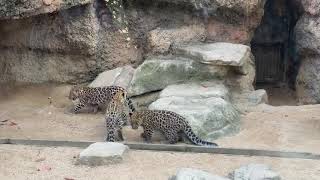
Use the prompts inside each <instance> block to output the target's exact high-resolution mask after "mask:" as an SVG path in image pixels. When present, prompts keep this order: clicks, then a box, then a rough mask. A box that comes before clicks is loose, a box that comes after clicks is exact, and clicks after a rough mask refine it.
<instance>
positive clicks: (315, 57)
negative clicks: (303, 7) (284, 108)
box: [295, 14, 320, 104]
mask: <svg viewBox="0 0 320 180" xmlns="http://www.w3.org/2000/svg"><path fill="white" fill-rule="evenodd" d="M295 33H296V43H297V52H298V55H299V58H300V59H299V60H300V61H301V62H300V69H299V71H298V75H297V78H296V89H297V99H298V101H299V103H300V104H316V103H320V86H319V80H320V76H319V70H320V18H318V17H312V16H310V15H307V14H305V15H303V16H302V17H301V18H300V19H299V21H298V23H297V25H296V27H295ZM295 63H296V64H298V62H295Z"/></svg>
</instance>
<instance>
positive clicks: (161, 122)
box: [130, 110, 218, 146]
mask: <svg viewBox="0 0 320 180" xmlns="http://www.w3.org/2000/svg"><path fill="white" fill-rule="evenodd" d="M130 121H131V126H132V129H137V128H138V127H139V126H142V127H143V133H142V134H141V136H142V137H143V138H144V139H145V140H146V141H147V142H151V137H152V134H153V132H154V130H158V131H160V132H162V133H163V134H164V136H165V137H166V138H167V140H168V141H169V143H170V144H175V143H177V142H178V141H179V140H181V139H182V135H185V136H186V137H187V138H188V139H189V140H190V141H191V142H192V143H194V144H196V145H200V146H218V145H217V144H216V143H212V142H207V141H204V140H201V139H200V138H199V137H197V136H196V135H195V134H194V132H193V131H192V129H191V127H190V125H189V123H188V122H187V121H186V119H185V118H184V117H182V116H180V115H179V114H177V113H174V112H172V111H166V110H142V111H135V112H133V113H130Z"/></svg>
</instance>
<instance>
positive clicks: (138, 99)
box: [131, 91, 160, 109]
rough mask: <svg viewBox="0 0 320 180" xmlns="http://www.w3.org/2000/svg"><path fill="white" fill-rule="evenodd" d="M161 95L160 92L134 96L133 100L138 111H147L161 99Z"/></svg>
mask: <svg viewBox="0 0 320 180" xmlns="http://www.w3.org/2000/svg"><path fill="white" fill-rule="evenodd" d="M159 94H160V92H159V91H156V92H151V93H146V94H142V95H138V96H133V97H131V100H132V101H133V103H134V105H135V106H136V107H137V108H138V109H141V108H144V109H147V108H148V106H149V105H150V104H151V103H153V102H154V101H156V100H157V99H158V98H159Z"/></svg>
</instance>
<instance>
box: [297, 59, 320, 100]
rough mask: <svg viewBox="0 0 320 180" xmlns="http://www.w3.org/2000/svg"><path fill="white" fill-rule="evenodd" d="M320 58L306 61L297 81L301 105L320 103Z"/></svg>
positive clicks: (302, 64) (301, 67)
mask: <svg viewBox="0 0 320 180" xmlns="http://www.w3.org/2000/svg"><path fill="white" fill-rule="evenodd" d="M319 72H320V56H318V57H313V58H312V57H309V58H308V59H304V60H303V61H302V63H301V65H300V70H299V74H298V76H297V80H296V95H297V99H298V101H299V103H300V104H318V103H320V84H319V82H320V74H319Z"/></svg>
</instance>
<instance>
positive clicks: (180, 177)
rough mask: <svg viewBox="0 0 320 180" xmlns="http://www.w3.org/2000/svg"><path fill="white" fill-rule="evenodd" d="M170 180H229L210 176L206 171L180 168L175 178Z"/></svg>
mask: <svg viewBox="0 0 320 180" xmlns="http://www.w3.org/2000/svg"><path fill="white" fill-rule="evenodd" d="M170 180H229V179H228V178H224V177H221V176H217V175H214V174H210V173H208V172H206V171H202V170H198V169H191V168H181V169H179V170H178V172H177V174H176V176H175V177H173V178H171V179H170Z"/></svg>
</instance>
